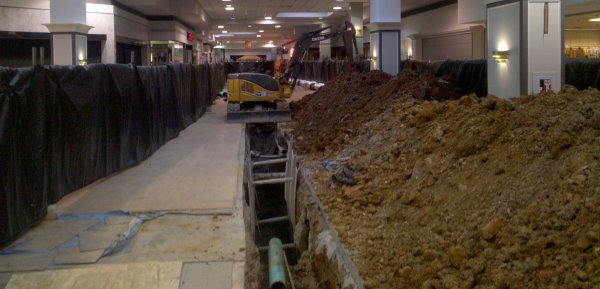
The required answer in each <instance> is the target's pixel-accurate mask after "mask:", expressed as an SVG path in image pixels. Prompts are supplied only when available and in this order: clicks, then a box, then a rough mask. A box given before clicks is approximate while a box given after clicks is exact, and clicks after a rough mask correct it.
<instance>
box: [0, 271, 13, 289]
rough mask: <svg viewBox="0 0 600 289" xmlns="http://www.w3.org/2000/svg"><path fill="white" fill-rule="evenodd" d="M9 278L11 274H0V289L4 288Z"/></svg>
mask: <svg viewBox="0 0 600 289" xmlns="http://www.w3.org/2000/svg"><path fill="white" fill-rule="evenodd" d="M10 277H12V273H0V289H4V288H6V285H7V284H8V281H10Z"/></svg>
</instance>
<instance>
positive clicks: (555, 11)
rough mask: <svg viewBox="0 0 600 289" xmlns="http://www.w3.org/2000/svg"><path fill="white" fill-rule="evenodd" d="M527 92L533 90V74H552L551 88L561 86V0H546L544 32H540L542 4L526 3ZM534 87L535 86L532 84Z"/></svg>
mask: <svg viewBox="0 0 600 289" xmlns="http://www.w3.org/2000/svg"><path fill="white" fill-rule="evenodd" d="M527 14H528V21H527V23H528V25H527V31H528V37H527V38H528V39H527V40H528V42H527V50H528V58H527V60H528V64H527V65H528V71H529V72H528V75H527V78H528V81H527V83H528V90H527V91H528V92H529V93H534V85H533V79H534V75H535V74H536V73H553V74H554V75H555V76H556V78H555V80H556V83H553V84H552V89H553V90H554V91H556V92H558V91H559V90H560V89H561V87H562V85H561V84H562V69H563V68H562V55H563V51H562V23H561V21H562V20H561V19H562V18H561V17H562V16H561V3H548V33H547V34H544V3H529V4H528V11H527ZM536 86H537V85H536Z"/></svg>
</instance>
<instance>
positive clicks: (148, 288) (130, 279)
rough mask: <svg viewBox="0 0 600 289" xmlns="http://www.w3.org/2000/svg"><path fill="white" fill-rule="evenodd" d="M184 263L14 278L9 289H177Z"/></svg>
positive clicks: (33, 274) (154, 264) (119, 267)
mask: <svg viewBox="0 0 600 289" xmlns="http://www.w3.org/2000/svg"><path fill="white" fill-rule="evenodd" d="M180 275H181V262H161V263H156V262H150V263H133V264H120V265H111V266H95V267H86V268H74V269H64V270H50V271H44V272H33V273H23V274H14V275H13V276H12V278H11V280H10V282H9V283H8V285H7V287H6V289H38V288H44V289H72V288H86V289H177V288H178V286H179V276H180Z"/></svg>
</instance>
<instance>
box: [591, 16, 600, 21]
mask: <svg viewBox="0 0 600 289" xmlns="http://www.w3.org/2000/svg"><path fill="white" fill-rule="evenodd" d="M590 21H592V22H600V17H598V18H592V19H590Z"/></svg>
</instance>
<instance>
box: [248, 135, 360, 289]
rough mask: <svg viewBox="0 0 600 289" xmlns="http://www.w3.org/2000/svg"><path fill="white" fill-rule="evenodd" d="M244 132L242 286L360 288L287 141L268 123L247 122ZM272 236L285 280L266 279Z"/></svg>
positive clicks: (358, 278) (351, 264)
mask: <svg viewBox="0 0 600 289" xmlns="http://www.w3.org/2000/svg"><path fill="white" fill-rule="evenodd" d="M245 135H246V138H245V142H246V150H245V165H244V199H245V206H244V216H245V222H246V229H247V233H248V234H247V236H248V237H247V239H248V241H247V243H248V246H247V247H248V248H249V249H248V253H247V258H248V260H247V263H248V264H249V265H248V267H247V268H248V269H247V273H246V287H247V288H311V289H312V288H351V289H355V288H356V289H362V288H364V286H363V284H362V280H361V278H360V277H359V275H358V273H357V270H356V268H355V267H354V265H353V263H352V261H351V259H350V257H349V254H348V252H347V251H346V250H345V249H344V248H343V246H342V245H341V243H340V241H339V239H338V237H337V234H336V232H335V230H333V229H332V226H331V223H330V222H329V218H328V217H327V215H326V214H325V213H324V212H323V209H322V205H321V202H320V200H319V199H318V197H317V194H316V193H315V190H314V188H313V186H312V185H311V183H310V181H309V178H308V174H310V172H308V171H302V169H301V168H300V167H299V163H300V162H299V161H298V158H297V156H296V155H295V153H294V150H293V145H292V142H291V141H290V140H289V139H288V137H287V136H286V135H285V134H284V133H283V131H282V130H281V129H280V128H279V127H278V126H277V125H276V124H274V123H267V124H247V125H246V134H245ZM274 238H277V239H279V240H280V241H281V243H282V248H283V251H284V252H285V258H286V261H287V262H286V264H288V266H286V265H285V264H284V268H285V272H286V274H285V275H286V276H285V279H286V280H285V284H281V283H275V284H270V282H269V279H270V278H269V269H270V268H269V267H270V266H269V242H270V241H271V240H272V239H274ZM273 268H274V265H273V264H271V269H273ZM271 275H273V271H271ZM273 278H275V277H271V279H273ZM282 285H283V286H282Z"/></svg>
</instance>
